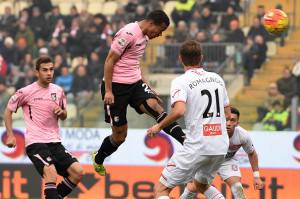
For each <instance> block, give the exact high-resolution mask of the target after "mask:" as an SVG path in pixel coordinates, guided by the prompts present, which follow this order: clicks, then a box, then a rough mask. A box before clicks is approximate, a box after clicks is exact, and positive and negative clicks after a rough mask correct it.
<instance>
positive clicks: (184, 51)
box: [180, 40, 202, 66]
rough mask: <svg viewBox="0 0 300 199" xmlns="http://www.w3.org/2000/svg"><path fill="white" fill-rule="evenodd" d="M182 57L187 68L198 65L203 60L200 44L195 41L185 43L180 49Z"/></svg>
mask: <svg viewBox="0 0 300 199" xmlns="http://www.w3.org/2000/svg"><path fill="white" fill-rule="evenodd" d="M180 57H181V60H182V62H183V64H184V65H185V66H195V65H198V64H199V63H200V62H201V59H202V49H201V46H200V43H199V42H197V41H195V40H189V41H186V42H184V43H183V44H182V46H181V48H180Z"/></svg>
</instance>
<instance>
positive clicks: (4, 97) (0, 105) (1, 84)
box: [0, 76, 10, 126]
mask: <svg viewBox="0 0 300 199" xmlns="http://www.w3.org/2000/svg"><path fill="white" fill-rule="evenodd" d="M9 98H10V93H9V92H8V91H7V89H6V84H5V78H4V77H1V76H0V99H1V100H0V126H2V122H3V114H4V111H5V108H6V105H7V102H8V100H9Z"/></svg>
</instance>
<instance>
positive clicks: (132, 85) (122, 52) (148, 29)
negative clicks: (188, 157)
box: [93, 10, 184, 175]
mask: <svg viewBox="0 0 300 199" xmlns="http://www.w3.org/2000/svg"><path fill="white" fill-rule="evenodd" d="M169 24H170V22H169V18H168V16H167V15H166V14H165V13H164V12H163V11H161V10H156V11H152V12H150V13H149V14H148V16H147V17H146V19H144V20H142V21H139V22H134V23H129V24H127V25H126V26H125V27H123V28H122V29H120V30H119V31H118V32H117V33H116V35H115V37H114V39H113V42H112V45H111V49H110V51H109V53H108V56H107V58H106V60H105V65H104V81H103V82H102V85H101V93H102V97H103V100H104V111H105V121H106V122H107V123H110V124H111V126H112V135H110V136H107V137H106V138H105V139H104V141H103V142H102V145H101V147H100V149H99V150H98V152H97V153H94V154H93V165H94V168H95V171H96V172H97V173H99V174H100V175H105V174H106V171H105V168H104V166H103V162H104V159H105V158H106V157H108V156H110V155H111V154H112V153H114V152H115V151H116V150H117V149H118V147H119V146H120V145H121V144H122V143H123V142H124V141H125V139H126V136H127V130H128V125H127V119H126V112H127V106H128V105H130V106H131V107H132V108H134V109H135V110H136V112H137V113H139V114H143V113H146V114H148V115H149V116H150V117H152V118H154V119H155V120H156V121H157V122H160V121H161V120H163V119H164V118H165V117H166V116H167V113H166V112H165V111H164V110H163V108H162V106H161V105H160V104H159V101H160V99H159V97H158V96H157V94H156V93H155V92H154V91H153V90H152V89H151V88H150V87H149V85H148V84H147V83H146V82H145V79H144V78H143V77H142V74H141V69H140V59H141V58H142V56H143V55H144V52H145V48H146V45H147V43H148V41H149V39H153V38H156V37H159V36H161V35H162V32H163V31H164V30H166V29H167V27H168V26H169ZM163 130H164V131H165V132H166V133H167V134H169V135H171V136H172V137H174V138H175V139H176V140H177V141H178V142H180V143H183V140H184V133H183V131H182V129H181V128H180V127H179V125H178V124H177V123H176V122H175V121H174V122H172V123H170V124H169V125H168V126H165V127H164V128H163Z"/></svg>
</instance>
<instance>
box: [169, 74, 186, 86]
mask: <svg viewBox="0 0 300 199" xmlns="http://www.w3.org/2000/svg"><path fill="white" fill-rule="evenodd" d="M186 78H187V75H186V73H184V74H181V75H179V76H178V77H176V78H174V79H173V80H172V84H182V83H184V82H186Z"/></svg>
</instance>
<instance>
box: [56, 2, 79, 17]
mask: <svg viewBox="0 0 300 199" xmlns="http://www.w3.org/2000/svg"><path fill="white" fill-rule="evenodd" d="M73 5H74V4H73V3H70V2H61V3H59V4H58V6H59V9H60V12H61V14H64V15H65V14H69V13H70V8H71V7H72V6H73ZM77 9H78V11H80V10H79V8H78V7H77Z"/></svg>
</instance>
